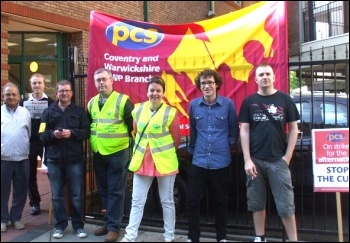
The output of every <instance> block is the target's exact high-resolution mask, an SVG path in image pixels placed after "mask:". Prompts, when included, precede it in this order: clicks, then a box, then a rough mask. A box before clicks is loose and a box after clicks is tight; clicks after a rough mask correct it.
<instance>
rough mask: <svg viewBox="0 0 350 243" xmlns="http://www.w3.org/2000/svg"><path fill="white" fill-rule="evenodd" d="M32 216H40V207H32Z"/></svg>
mask: <svg viewBox="0 0 350 243" xmlns="http://www.w3.org/2000/svg"><path fill="white" fill-rule="evenodd" d="M30 214H31V215H38V214H40V206H32V208H31V213H30Z"/></svg>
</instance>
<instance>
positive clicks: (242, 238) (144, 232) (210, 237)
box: [1, 171, 282, 242]
mask: <svg viewBox="0 0 350 243" xmlns="http://www.w3.org/2000/svg"><path fill="white" fill-rule="evenodd" d="M37 180H38V187H39V192H40V195H41V203H40V207H41V213H40V214H39V215H35V216H33V215H31V214H30V211H31V209H30V207H29V200H27V203H26V206H25V208H24V210H23V213H22V219H21V220H22V222H23V223H25V225H26V227H25V228H24V229H22V230H16V229H14V227H13V226H8V229H7V231H6V232H2V233H1V242H76V241H79V242H104V240H105V236H95V235H94V233H93V232H94V230H95V228H96V227H98V226H99V225H101V224H102V223H103V222H101V221H98V220H94V219H88V218H86V224H85V230H86V232H87V233H88V235H87V237H86V238H82V239H81V238H78V237H77V236H76V235H75V233H74V230H73V229H72V226H71V224H70V223H69V225H68V227H67V229H66V230H65V231H64V236H63V237H62V238H61V239H55V238H53V237H52V234H53V232H54V230H55V229H54V222H51V220H50V218H49V208H50V202H51V189H50V183H49V181H48V178H47V175H46V174H45V173H41V172H40V171H38V175H37ZM11 203H12V196H10V200H9V205H10V204H11ZM53 221H54V220H53ZM126 223H127V222H125V223H123V224H122V225H121V228H122V230H121V232H120V235H119V238H118V241H120V240H121V239H122V238H123V236H124V234H125V231H124V229H125V227H126ZM175 235H176V238H175V242H185V241H186V240H187V231H186V230H182V229H181V230H180V229H177V230H176V232H175ZM227 240H228V242H248V241H253V237H251V236H247V235H244V234H242V235H233V234H229V235H228V236H227ZM267 240H268V241H269V242H277V241H279V242H281V241H282V240H281V239H274V238H268V239H267ZM163 241H164V238H163V228H162V227H159V226H157V227H151V226H145V225H142V224H141V226H140V228H139V234H138V237H137V239H136V242H163ZM200 241H201V242H215V241H216V239H215V234H214V233H210V232H208V231H206V230H202V237H201V239H200Z"/></svg>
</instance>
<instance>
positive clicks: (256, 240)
mask: <svg viewBox="0 0 350 243" xmlns="http://www.w3.org/2000/svg"><path fill="white" fill-rule="evenodd" d="M254 242H267V241H266V238H265V239H264V240H261V237H259V236H257V237H255V239H254Z"/></svg>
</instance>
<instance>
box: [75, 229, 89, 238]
mask: <svg viewBox="0 0 350 243" xmlns="http://www.w3.org/2000/svg"><path fill="white" fill-rule="evenodd" d="M75 233H76V234H77V236H78V237H79V238H85V237H86V236H87V233H86V232H85V230H84V229H77V230H76V231H75Z"/></svg>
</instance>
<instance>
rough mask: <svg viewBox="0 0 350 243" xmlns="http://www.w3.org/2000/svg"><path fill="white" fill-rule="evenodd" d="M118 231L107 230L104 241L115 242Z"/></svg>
mask: <svg viewBox="0 0 350 243" xmlns="http://www.w3.org/2000/svg"><path fill="white" fill-rule="evenodd" d="M118 236H119V233H117V232H114V231H108V233H107V236H106V239H105V242H116V241H117V239H118Z"/></svg>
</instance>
